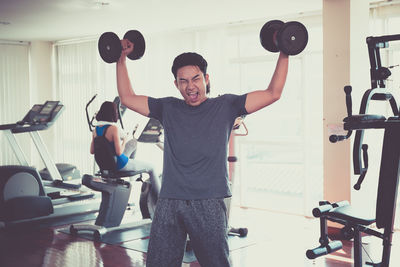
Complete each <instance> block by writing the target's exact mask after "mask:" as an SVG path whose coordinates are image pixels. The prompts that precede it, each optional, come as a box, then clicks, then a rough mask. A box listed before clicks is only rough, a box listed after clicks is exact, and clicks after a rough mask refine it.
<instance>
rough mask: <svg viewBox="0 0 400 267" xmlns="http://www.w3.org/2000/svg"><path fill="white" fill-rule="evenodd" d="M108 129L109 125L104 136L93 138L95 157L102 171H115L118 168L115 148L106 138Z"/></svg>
mask: <svg viewBox="0 0 400 267" xmlns="http://www.w3.org/2000/svg"><path fill="white" fill-rule="evenodd" d="M107 129H108V127H107V128H106V129H105V130H104V133H103V135H102V136H96V137H95V138H94V140H93V145H94V159H95V160H96V163H97V165H99V168H100V170H101V171H104V170H107V171H114V170H116V169H117V163H116V162H115V150H114V148H113V147H112V144H111V143H110V142H109V141H108V140H107V139H106V138H105V135H106V131H107Z"/></svg>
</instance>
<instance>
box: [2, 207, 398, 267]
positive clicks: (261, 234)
mask: <svg viewBox="0 0 400 267" xmlns="http://www.w3.org/2000/svg"><path fill="white" fill-rule="evenodd" d="M231 216H232V225H233V226H236V227H248V229H249V234H248V236H247V237H246V239H247V241H248V242H247V245H246V246H245V247H242V248H236V249H234V250H233V251H231V256H230V257H231V263H232V266H235V267H239V266H240V267H252V266H310V267H311V266H318V267H334V266H335V267H336V266H340V267H350V266H353V263H352V260H351V254H352V242H349V241H347V242H345V243H344V247H343V249H342V250H339V251H338V252H336V253H335V254H333V255H329V256H326V257H322V258H318V259H316V260H308V259H307V258H306V257H305V251H306V250H307V249H308V248H313V247H315V246H316V245H317V244H318V237H319V232H318V231H319V222H318V221H317V220H314V219H307V218H304V217H300V216H293V215H283V214H277V213H272V212H268V211H262V210H252V209H240V208H235V209H233V213H232V215H231ZM65 227H66V226H65V225H63V226H58V227H46V228H42V229H36V230H32V229H27V228H26V229H19V230H7V231H4V230H2V231H1V232H0V255H1V256H0V266H2V267H14V266H15V267H24V266H29V267H34V266H60V267H79V266H85V267H95V266H96V267H99V266H118V267H125V266H137V267H140V266H145V262H146V254H145V253H142V252H138V251H135V250H132V249H125V248H123V247H121V246H120V245H121V244H116V245H107V244H103V243H99V242H94V241H91V240H88V239H85V238H81V237H74V236H71V235H68V234H65V233H62V232H60V231H58V230H59V229H62V228H65ZM397 236H398V233H397V232H395V234H394V239H393V247H392V258H391V264H390V265H391V266H400V265H399V264H400V258H399V257H398V256H397V255H398V254H399V253H397V250H398V248H400V246H399V244H398V243H399V242H400V240H399V238H398V237H397ZM365 240H366V241H365V244H364V248H365V249H364V252H363V253H364V254H365V255H364V258H365V259H366V260H367V259H368V257H372V258H373V259H375V260H379V257H380V253H381V252H380V250H381V247H382V246H381V241H380V240H376V239H375V238H372V237H371V238H370V237H367V238H365ZM397 241H399V242H397ZM182 266H185V267H188V266H200V265H199V264H198V263H197V262H192V263H183V264H182Z"/></svg>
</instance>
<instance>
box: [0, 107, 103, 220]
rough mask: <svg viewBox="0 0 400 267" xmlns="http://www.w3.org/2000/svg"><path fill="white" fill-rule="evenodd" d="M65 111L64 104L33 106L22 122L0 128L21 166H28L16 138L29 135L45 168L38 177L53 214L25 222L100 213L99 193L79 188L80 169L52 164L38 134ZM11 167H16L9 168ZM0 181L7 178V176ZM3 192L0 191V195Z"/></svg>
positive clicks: (22, 172) (68, 165)
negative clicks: (17, 135)
mask: <svg viewBox="0 0 400 267" xmlns="http://www.w3.org/2000/svg"><path fill="white" fill-rule="evenodd" d="M64 108H65V107H64V105H63V104H62V103H61V102H60V101H46V102H45V103H44V104H35V105H33V107H32V108H31V109H30V110H29V112H28V113H27V114H26V115H25V117H24V118H23V119H22V120H21V121H18V122H17V123H12V124H3V125H0V131H2V132H3V134H4V135H5V136H6V138H7V140H8V142H9V144H10V146H11V148H12V150H13V152H14V154H15V156H16V158H17V160H18V161H19V163H20V165H21V166H29V164H28V161H27V159H26V156H25V154H24V152H23V150H22V148H21V146H20V145H19V144H18V141H17V138H16V134H22V133H29V135H30V137H31V138H32V140H33V142H34V144H35V147H36V149H37V151H38V152H39V154H40V156H41V158H42V160H43V163H44V164H45V166H46V168H45V169H43V170H41V171H39V176H40V178H41V182H42V184H43V186H44V191H45V193H46V195H47V196H49V197H50V198H51V202H52V205H53V210H54V212H53V213H52V214H50V215H48V216H39V217H37V218H30V219H28V221H32V220H39V219H44V218H46V219H50V218H55V217H61V216H69V215H78V214H83V213H92V212H93V213H94V212H98V210H99V204H100V202H101V197H100V194H99V193H97V192H93V191H91V190H90V189H88V188H86V187H84V186H82V185H81V183H80V181H81V180H80V178H81V177H80V174H79V170H77V168H76V167H75V166H73V165H71V164H66V163H61V164H55V163H54V161H53V158H52V157H51V155H50V153H49V151H48V149H47V147H46V145H45V144H44V142H43V140H42V138H41V136H40V134H39V132H40V131H43V130H47V129H49V128H50V127H51V126H52V125H53V124H54V122H55V121H56V120H57V119H58V118H59V116H60V115H61V113H62V112H63V110H64ZM5 168H7V166H5ZM10 168H15V166H10ZM3 169H4V166H3ZM23 169H24V168H22V167H21V173H20V174H21V175H25V173H24V171H23ZM77 175H79V177H77ZM42 176H43V177H45V179H43V177H42ZM0 178H2V179H9V178H10V177H8V178H7V177H0ZM77 178H79V183H76V181H78V180H76V179H77ZM74 180H75V181H74ZM5 193H6V192H0V194H5ZM9 194H10V193H8V195H9ZM23 221H24V220H23ZM19 222H20V221H18V220H16V221H14V222H8V224H10V223H19Z"/></svg>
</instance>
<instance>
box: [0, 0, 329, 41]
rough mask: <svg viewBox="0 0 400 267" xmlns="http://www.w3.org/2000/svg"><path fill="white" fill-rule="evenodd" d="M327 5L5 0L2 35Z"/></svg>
mask: <svg viewBox="0 0 400 267" xmlns="http://www.w3.org/2000/svg"><path fill="white" fill-rule="evenodd" d="M321 9H322V0H279V1H275V0H274V1H273V0H200V1H194V0H164V1H163V0H0V40H10V41H59V40H69V39H76V38H84V37H89V36H98V35H100V34H101V33H103V32H105V31H114V32H116V33H119V32H125V31H127V30H130V29H138V30H140V31H142V32H146V34H149V33H159V32H165V31H171V30H178V29H186V28H193V27H202V26H209V25H216V24H222V23H237V22H240V21H248V20H256V19H263V18H266V19H270V18H276V19H279V18H280V17H281V16H283V15H288V14H301V13H303V12H309V11H318V10H321Z"/></svg>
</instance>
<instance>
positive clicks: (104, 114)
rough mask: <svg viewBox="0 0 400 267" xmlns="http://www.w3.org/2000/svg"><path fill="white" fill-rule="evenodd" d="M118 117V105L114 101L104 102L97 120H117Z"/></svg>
mask: <svg viewBox="0 0 400 267" xmlns="http://www.w3.org/2000/svg"><path fill="white" fill-rule="evenodd" d="M118 118H119V115H118V106H117V104H115V103H114V102H110V101H105V102H103V104H101V107H100V110H99V112H98V113H97V115H96V120H97V121H108V122H117V121H118Z"/></svg>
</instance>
